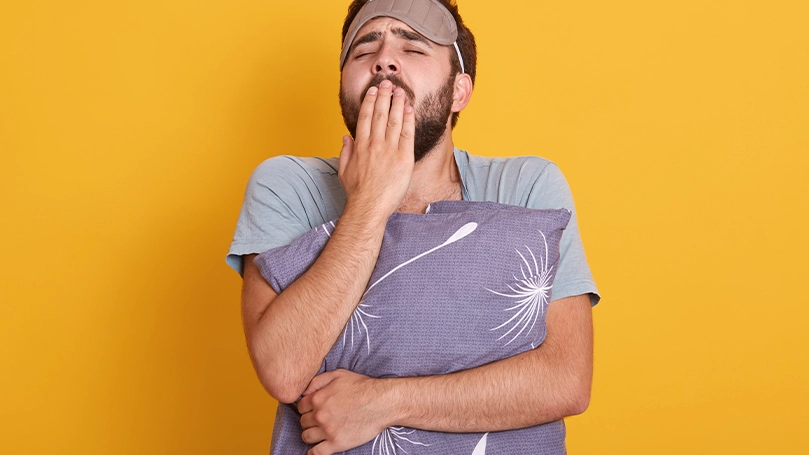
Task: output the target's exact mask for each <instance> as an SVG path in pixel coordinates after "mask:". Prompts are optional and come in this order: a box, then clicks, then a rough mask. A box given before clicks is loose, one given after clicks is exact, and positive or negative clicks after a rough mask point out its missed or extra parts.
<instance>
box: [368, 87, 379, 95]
mask: <svg viewBox="0 0 809 455" xmlns="http://www.w3.org/2000/svg"><path fill="white" fill-rule="evenodd" d="M377 90H379V89H378V88H376V87H371V88H369V89H368V94H369V95H376V92H377Z"/></svg>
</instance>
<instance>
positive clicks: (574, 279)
mask: <svg viewBox="0 0 809 455" xmlns="http://www.w3.org/2000/svg"><path fill="white" fill-rule="evenodd" d="M526 206H527V207H530V208H535V209H559V208H566V209H568V210H570V211H571V214H572V216H571V217H570V222H569V223H568V225H567V228H566V229H565V231H564V233H563V234H562V240H561V242H560V244H559V252H560V255H561V256H560V260H559V269H558V270H557V271H556V280H555V281H554V284H553V289H552V291H551V300H557V299H561V298H564V297H570V296H574V295H581V294H590V303H591V304H592V305H596V304H597V303H598V301H599V300H601V296H600V295H599V293H598V288H597V287H596V284H595V281H594V280H593V275H592V273H591V272H590V266H589V265H588V264H587V257H586V256H585V255H584V246H583V245H582V241H581V236H580V235H579V223H578V217H577V214H576V207H575V204H574V203H573V195H572V194H571V192H570V186H569V185H568V183H567V180H566V179H565V177H564V175H562V171H560V170H559V167H557V166H556V165H555V164H553V163H548V164H547V165H546V166H544V167H543V168H542V169H541V171H540V172H539V174H538V176H537V178H536V180H535V181H534V184H533V187H532V188H531V190H530V193H529V195H528V201H527V205H526Z"/></svg>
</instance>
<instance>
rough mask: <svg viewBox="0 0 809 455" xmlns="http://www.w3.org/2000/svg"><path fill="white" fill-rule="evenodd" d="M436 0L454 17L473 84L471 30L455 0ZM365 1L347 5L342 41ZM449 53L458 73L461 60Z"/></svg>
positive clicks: (455, 115) (474, 53)
mask: <svg viewBox="0 0 809 455" xmlns="http://www.w3.org/2000/svg"><path fill="white" fill-rule="evenodd" d="M438 1H439V2H440V3H441V4H442V5H444V7H445V8H446V9H447V10H448V11H449V12H450V14H452V17H453V18H455V24H457V26H458V40H457V42H458V48H459V49H460V50H461V57H463V64H464V69H465V70H466V74H468V75H469V77H470V78H471V79H472V85H474V84H475V75H476V72H477V71H476V68H477V62H478V49H477V46H476V45H475V36H474V35H472V31H471V30H469V28H468V27H467V26H466V25H464V23H463V19H462V18H461V14H460V13H459V12H458V5H456V4H455V0H438ZM366 3H368V0H353V1H352V2H351V4H350V5H349V6H348V14H347V15H346V19H345V22H344V23H343V41H345V39H346V34H347V33H348V29H349V28H350V27H351V23H352V22H354V18H355V17H357V14H358V13H359V12H360V9H362V7H363V6H364V5H365V4H366ZM453 50H454V49H453ZM450 55H451V57H450V65H451V66H450V68H451V71H452V72H453V73H454V74H458V73H460V72H461V62H460V61H458V56H457V55H456V53H455V52H451V53H450ZM459 116H460V113H458V112H455V113H453V114H452V127H453V128H454V127H455V124H456V123H458V117H459Z"/></svg>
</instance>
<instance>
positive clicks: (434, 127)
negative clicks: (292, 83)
mask: <svg viewBox="0 0 809 455" xmlns="http://www.w3.org/2000/svg"><path fill="white" fill-rule="evenodd" d="M385 79H387V80H389V81H391V83H393V85H395V86H397V87H401V88H402V90H404V91H405V94H406V95H407V97H408V98H409V99H410V102H411V104H412V103H413V99H414V98H415V95H414V94H413V90H411V89H410V87H408V86H407V85H406V84H405V83H404V81H402V80H401V79H399V77H398V76H396V75H395V74H391V75H388V76H385V75H383V74H377V75H376V77H374V79H373V80H372V81H371V82H370V83H369V84H368V86H367V87H365V90H363V92H362V95H360V100H359V101H356V100H349V99H348V97H347V96H346V95H345V93H343V91H342V90H340V108H341V110H342V112H343V122H344V123H345V125H346V128H348V132H349V133H351V137H352V138H355V139H356V137H357V119H358V118H359V115H360V105H361V104H362V99H363V98H364V97H365V93H367V92H368V89H369V88H371V87H373V86H375V85H376V86H378V85H379V83H380V82H382V81H384V80H385ZM341 85H342V84H341ZM454 86H455V75H454V74H450V76H449V77H448V78H447V80H446V82H445V83H444V85H443V86H442V87H441V88H439V89H438V90H437V91H436V92H434V93H430V94H429V95H427V96H426V97H425V98H424V100H423V101H422V102H421V104H419V106H418V107H417V108H416V138H415V141H414V144H413V155H414V159H415V161H416V162H419V161H420V160H421V159H422V158H424V157H425V156H427V154H428V153H430V151H432V150H433V149H434V148H435V146H436V145H438V143H439V142H440V141H441V138H442V137H443V136H444V133H445V132H446V131H447V120H448V119H449V116H450V115H452V101H453V99H452V97H453V95H454Z"/></svg>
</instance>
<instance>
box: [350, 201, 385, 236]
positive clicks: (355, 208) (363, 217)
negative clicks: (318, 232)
mask: <svg viewBox="0 0 809 455" xmlns="http://www.w3.org/2000/svg"><path fill="white" fill-rule="evenodd" d="M392 213H393V212H389V211H387V210H385V209H384V208H383V207H380V206H379V205H378V204H376V203H374V202H373V201H357V200H349V201H346V205H345V208H344V209H343V214H342V215H341V216H340V221H343V220H349V222H351V223H352V224H354V223H356V224H358V225H360V226H361V227H362V228H366V229H370V230H377V229H379V230H383V231H384V229H385V226H386V225H387V223H388V218H390V216H391V214H392Z"/></svg>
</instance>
